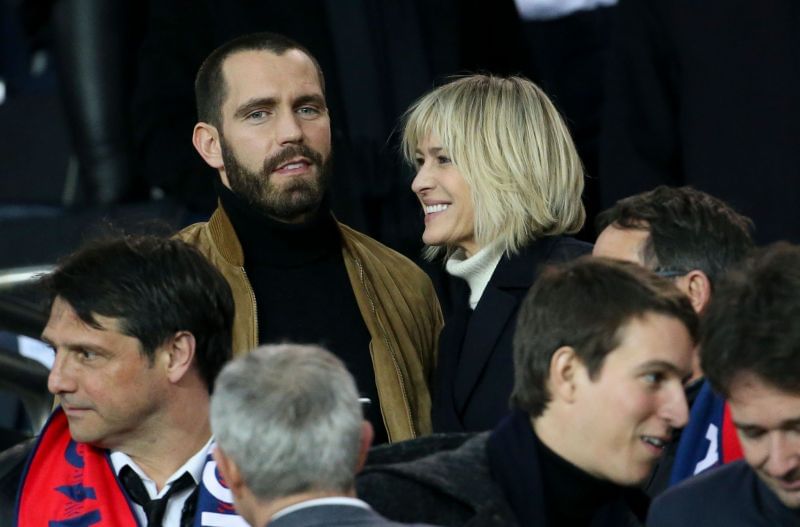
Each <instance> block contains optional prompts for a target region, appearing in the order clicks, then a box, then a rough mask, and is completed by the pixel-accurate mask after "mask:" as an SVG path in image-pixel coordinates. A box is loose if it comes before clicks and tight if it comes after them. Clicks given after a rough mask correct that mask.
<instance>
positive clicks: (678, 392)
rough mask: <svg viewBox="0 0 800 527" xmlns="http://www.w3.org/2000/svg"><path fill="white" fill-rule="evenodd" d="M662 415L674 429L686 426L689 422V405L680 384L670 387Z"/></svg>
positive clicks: (676, 383)
mask: <svg viewBox="0 0 800 527" xmlns="http://www.w3.org/2000/svg"><path fill="white" fill-rule="evenodd" d="M661 413H662V416H663V417H664V419H665V420H666V421H667V423H669V425H670V426H671V427H672V428H683V427H684V426H686V423H687V422H688V421H689V405H688V404H687V403H686V391H685V390H684V389H683V385H682V384H681V383H680V382H675V383H674V384H672V385H671V386H670V387H669V391H668V394H667V398H666V400H665V401H664V404H663V406H662V409H661Z"/></svg>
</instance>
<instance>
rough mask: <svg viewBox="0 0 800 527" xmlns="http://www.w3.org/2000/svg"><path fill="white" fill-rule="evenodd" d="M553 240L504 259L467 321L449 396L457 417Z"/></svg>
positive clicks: (534, 245) (539, 243) (531, 282)
mask: <svg viewBox="0 0 800 527" xmlns="http://www.w3.org/2000/svg"><path fill="white" fill-rule="evenodd" d="M556 239H557V238H555V237H553V238H543V239H542V240H539V241H537V242H535V243H533V244H531V245H529V246H527V247H524V248H523V249H522V250H521V251H520V252H519V253H518V254H516V255H514V256H512V257H511V258H509V257H507V256H504V257H503V259H502V260H500V263H499V264H498V265H497V268H496V269H495V271H494V274H492V278H491V279H490V280H489V283H488V284H487V286H486V289H485V290H484V292H483V295H482V296H481V299H480V301H479V302H478V305H477V308H476V309H475V312H474V313H473V314H472V316H471V317H470V320H469V324H468V325H467V328H466V333H465V334H464V341H463V344H462V348H461V354H460V358H459V361H458V368H457V369H456V375H455V381H454V386H453V397H454V403H455V406H456V411H457V412H458V413H459V414H460V413H461V412H462V411H463V409H464V407H465V405H466V404H467V401H469V397H470V395H471V394H472V391H473V390H474V389H475V386H476V384H477V382H478V379H479V378H480V376H481V374H482V373H483V370H484V368H485V366H486V363H487V362H488V361H489V359H490V357H491V356H492V354H493V353H494V351H495V345H496V343H497V341H498V339H499V338H500V337H501V336H502V335H503V332H504V329H505V328H506V326H507V325H508V324H511V323H513V318H514V317H515V316H516V312H517V308H518V307H519V304H520V303H521V302H522V300H523V298H524V297H525V293H526V292H527V290H528V289H529V288H530V286H531V285H532V284H533V282H534V281H535V279H536V276H537V271H538V269H537V268H538V267H539V265H541V264H542V263H544V262H546V261H547V256H548V254H549V253H550V251H551V249H552V247H553V244H554V242H555V240H556Z"/></svg>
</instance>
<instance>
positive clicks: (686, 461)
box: [670, 381, 743, 486]
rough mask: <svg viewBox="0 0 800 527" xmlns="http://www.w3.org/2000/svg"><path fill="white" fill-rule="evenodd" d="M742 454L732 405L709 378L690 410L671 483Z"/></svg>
mask: <svg viewBox="0 0 800 527" xmlns="http://www.w3.org/2000/svg"><path fill="white" fill-rule="evenodd" d="M742 457H743V455H742V447H741V445H740V443H739V437H738V436H737V435H736V428H735V427H734V425H733V420H732V419H731V411H730V408H729V407H728V404H727V403H726V402H725V400H724V399H723V398H722V397H720V396H719V395H717V394H716V393H714V391H713V390H712V389H711V385H710V384H709V382H708V381H703V386H702V387H701V388H700V392H699V393H698V394H697V398H696V399H695V400H694V403H693V404H692V411H691V412H690V413H689V424H687V425H686V428H684V429H683V432H682V433H681V439H680V441H679V442H678V449H677V451H676V452H675V462H674V464H673V466H672V473H671V475H670V486H672V485H676V484H678V483H680V482H681V481H683V480H684V479H686V478H689V477H691V476H694V475H695V474H700V473H701V472H705V471H706V470H708V469H710V468H713V467H716V466H719V465H722V464H726V463H730V462H731V461H736V460H737V459H741V458H742Z"/></svg>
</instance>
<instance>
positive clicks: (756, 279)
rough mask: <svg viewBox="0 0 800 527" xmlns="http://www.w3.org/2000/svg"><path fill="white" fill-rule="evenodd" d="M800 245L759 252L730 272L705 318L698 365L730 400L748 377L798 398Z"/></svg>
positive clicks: (784, 243) (777, 247) (714, 385)
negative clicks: (736, 386) (741, 379)
mask: <svg viewBox="0 0 800 527" xmlns="http://www.w3.org/2000/svg"><path fill="white" fill-rule="evenodd" d="M798 321H800V246H797V245H792V244H789V243H786V242H780V243H776V244H773V245H770V246H768V247H766V248H764V249H759V250H758V251H756V252H755V253H754V254H753V255H752V256H751V257H750V258H748V259H747V260H746V261H745V262H744V263H743V264H742V265H741V266H740V267H739V268H737V269H736V270H734V271H732V272H731V273H729V274H728V275H727V276H726V277H725V278H724V279H723V280H722V281H721V282H720V285H719V287H718V288H717V291H716V293H715V294H714V297H713V298H712V299H711V303H710V304H709V307H708V311H707V313H706V315H705V316H704V317H703V323H702V331H701V348H700V362H701V365H702V368H703V372H704V373H705V375H706V377H707V378H708V380H709V381H710V382H711V386H712V387H713V388H714V389H715V390H716V391H718V392H719V393H721V394H723V395H724V396H726V397H727V396H728V395H729V393H730V391H729V390H730V386H731V382H733V381H734V379H735V378H736V376H737V375H738V374H740V373H745V372H750V373H753V374H755V375H756V376H757V377H759V378H760V379H762V380H763V381H764V382H766V383H767V384H770V385H772V386H774V387H776V388H779V389H781V390H785V391H787V392H790V393H800V323H798Z"/></svg>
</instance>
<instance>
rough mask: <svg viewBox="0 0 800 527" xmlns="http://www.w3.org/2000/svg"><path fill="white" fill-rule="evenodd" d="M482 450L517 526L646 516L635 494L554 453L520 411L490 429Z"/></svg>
mask: <svg viewBox="0 0 800 527" xmlns="http://www.w3.org/2000/svg"><path fill="white" fill-rule="evenodd" d="M486 453H487V457H488V461H489V470H490V472H491V474H492V479H493V480H494V482H495V483H496V484H497V485H498V486H499V487H500V488H501V489H502V491H503V495H504V496H505V498H506V499H507V500H508V504H509V506H510V507H511V510H512V511H514V515H515V516H516V517H517V522H518V523H519V525H542V526H549V527H559V526H562V525H569V526H570V527H573V526H574V527H588V526H589V525H592V523H593V522H595V523H596V524H598V525H623V524H626V523H625V522H627V520H628V519H629V516H630V515H631V514H634V515H636V516H638V517H641V518H642V520H643V519H644V515H645V514H646V509H645V508H644V507H641V506H640V503H639V501H638V500H639V499H640V498H641V493H640V492H637V491H633V492H631V493H629V492H628V491H627V490H626V489H623V488H622V487H619V486H617V485H615V484H613V483H611V482H608V481H604V480H600V479H597V478H595V477H593V476H591V475H589V474H588V473H586V472H584V471H583V470H581V469H580V468H578V467H577V466H575V465H573V464H572V463H570V462H569V461H567V460H565V459H563V458H562V457H560V456H558V454H556V453H555V452H553V451H552V450H550V448H548V447H547V446H546V445H544V444H543V443H542V442H541V441H540V440H539V438H538V437H537V436H536V434H535V433H534V431H533V427H532V426H531V422H530V418H529V416H528V414H527V413H525V412H522V411H520V410H514V411H513V412H512V413H511V414H510V415H508V416H507V417H505V418H504V419H503V420H502V421H500V424H499V425H497V427H496V428H495V429H494V430H493V431H492V433H491V435H490V436H489V440H488V442H487V445H486ZM629 494H630V495H629ZM645 506H646V502H645ZM597 522H599V523H597Z"/></svg>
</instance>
